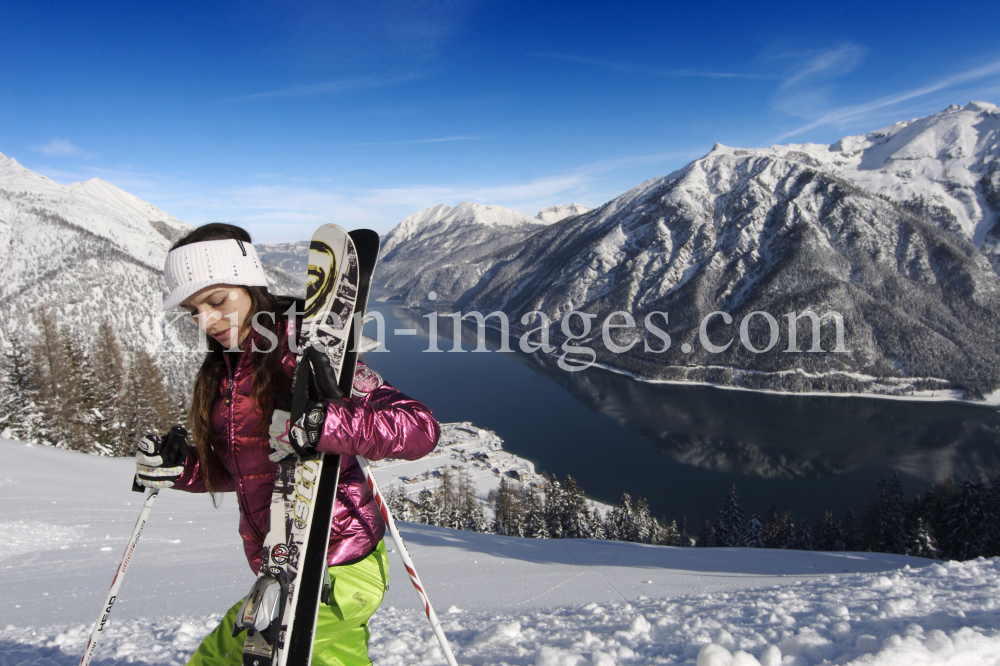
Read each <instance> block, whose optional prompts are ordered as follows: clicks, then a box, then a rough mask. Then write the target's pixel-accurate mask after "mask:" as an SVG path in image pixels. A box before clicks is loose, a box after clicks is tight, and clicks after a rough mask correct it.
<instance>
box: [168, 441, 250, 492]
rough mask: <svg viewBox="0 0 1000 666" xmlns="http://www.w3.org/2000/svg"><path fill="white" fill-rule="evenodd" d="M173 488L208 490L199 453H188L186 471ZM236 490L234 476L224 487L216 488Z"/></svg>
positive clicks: (228, 479)
mask: <svg viewBox="0 0 1000 666" xmlns="http://www.w3.org/2000/svg"><path fill="white" fill-rule="evenodd" d="M192 446H193V445H192ZM227 476H228V475H227ZM171 488H173V489H174V490H183V491H184V492H188V493H205V492H208V489H207V488H206V487H205V478H204V476H203V475H202V473H201V461H200V460H198V455H197V454H196V453H195V452H194V451H191V452H190V453H188V457H187V460H185V461H184V473H183V474H181V476H180V478H179V479H177V480H176V481H174V485H173V486H171ZM234 490H236V482H235V481H233V479H232V477H228V478H227V479H226V482H225V484H224V485H223V487H222V488H218V489H216V492H220V493H228V492H232V491H234Z"/></svg>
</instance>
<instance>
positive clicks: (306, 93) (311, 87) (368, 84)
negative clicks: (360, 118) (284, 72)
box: [222, 72, 426, 102]
mask: <svg viewBox="0 0 1000 666" xmlns="http://www.w3.org/2000/svg"><path fill="white" fill-rule="evenodd" d="M425 75H426V74H425V73H424V72H408V73H405V74H392V75H383V76H360V77H355V78H350V79H338V80H336V81H324V82H322V83H311V84H308V85H302V86H290V87H288V88H278V89H275V90H266V91H263V92H256V93H250V94H247V95H234V96H231V97H226V98H224V99H223V100H222V101H224V102H252V101H255V100H260V99H274V98H281V97H312V96H315V95H325V94H330V93H338V92H345V91H348V90H360V89H366V88H384V87H386V86H392V85H396V84H399V83H405V82H408V81H414V80H416V79H419V78H422V77H424V76H425Z"/></svg>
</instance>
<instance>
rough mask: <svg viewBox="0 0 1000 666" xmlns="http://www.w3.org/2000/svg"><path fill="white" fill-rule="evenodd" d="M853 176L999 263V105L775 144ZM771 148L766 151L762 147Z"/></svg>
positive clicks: (780, 150)
mask: <svg viewBox="0 0 1000 666" xmlns="http://www.w3.org/2000/svg"><path fill="white" fill-rule="evenodd" d="M769 150H770V152H773V153H774V154H776V155H780V156H783V157H787V158H789V159H799V160H803V161H805V162H808V163H812V164H815V165H816V166H819V167H821V168H823V169H826V170H829V171H831V172H833V173H836V174H838V175H839V176H841V177H843V178H847V179H849V180H851V181H852V182H854V183H855V184H857V185H858V186H860V187H862V188H864V189H865V190H867V191H868V192H871V193H873V194H878V195H881V196H885V197H888V198H890V199H892V200H894V201H900V202H912V203H913V204H914V205H915V207H917V208H918V209H921V210H923V211H925V212H926V213H928V214H929V215H930V216H931V217H932V218H934V219H935V220H936V221H938V223H939V224H941V225H942V227H944V228H947V229H949V230H952V231H954V232H955V233H958V234H961V235H963V236H964V237H966V238H968V239H969V240H971V241H973V242H974V243H975V244H976V245H977V246H979V247H983V248H984V250H985V251H986V252H987V254H989V255H990V256H991V258H992V259H993V261H994V262H995V265H998V267H1000V264H996V262H998V261H1000V258H998V257H997V253H998V252H1000V250H998V248H997V241H998V236H997V231H1000V230H996V229H995V227H996V223H997V218H998V215H1000V108H998V107H997V106H996V105H995V104H989V103H987V102H970V103H969V104H967V105H966V106H964V107H960V106H957V105H952V106H950V107H948V108H947V109H945V110H944V111H942V112H940V113H936V114H934V115H931V116H927V117H926V118H917V119H914V120H908V121H905V122H899V123H896V124H895V125H892V126H890V127H886V128H884V129H881V130H878V131H875V132H870V133H869V134H864V135H860V136H848V137H844V138H843V139H841V140H840V141H838V142H837V143H835V144H833V145H831V146H824V145H817V144H804V145H796V144H792V145H788V146H773V147H772V148H771V149H769ZM758 152H768V151H758Z"/></svg>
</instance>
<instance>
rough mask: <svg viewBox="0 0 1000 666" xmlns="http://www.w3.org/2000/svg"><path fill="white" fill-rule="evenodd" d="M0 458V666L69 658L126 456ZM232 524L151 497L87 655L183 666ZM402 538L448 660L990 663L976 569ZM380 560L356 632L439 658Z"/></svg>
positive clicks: (439, 532) (844, 557)
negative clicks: (370, 607)
mask: <svg viewBox="0 0 1000 666" xmlns="http://www.w3.org/2000/svg"><path fill="white" fill-rule="evenodd" d="M0 457H2V458H3V460H4V467H3V471H2V472H0V535H2V536H3V539H4V543H5V545H6V548H5V549H3V552H2V554H0V571H2V572H3V581H4V585H3V586H2V592H0V627H2V629H0V663H2V664H4V665H5V666H6V664H12V665H13V664H18V665H24V666H52V665H53V664H56V665H60V666H61V665H63V664H65V665H67V666H69V665H70V664H76V663H77V662H78V661H79V655H80V653H81V652H82V649H83V647H84V644H85V642H86V638H87V636H88V635H89V626H90V623H91V622H93V619H94V618H95V617H96V614H97V610H98V608H97V607H98V605H99V604H100V602H101V600H102V599H103V596H104V594H105V592H106V591H107V586H108V585H109V584H110V579H111V575H112V574H113V572H114V568H115V565H116V563H117V560H118V558H119V557H120V555H121V551H122V550H123V548H124V544H125V539H126V537H127V535H128V532H129V531H130V530H131V527H132V524H133V522H134V519H135V516H136V515H137V513H138V509H139V505H140V502H139V498H140V496H139V495H138V494H133V493H131V492H129V490H128V487H129V479H130V477H131V473H132V469H133V467H132V464H133V461H130V460H128V459H109V458H98V457H93V456H86V455H83V454H80V453H75V452H71V451H64V450H58V449H51V448H46V447H29V446H25V445H23V444H21V443H18V442H11V441H8V440H0ZM38 488H45V489H46V493H45V495H44V500H42V501H40V498H39V494H38ZM236 527H237V512H236V506H235V502H234V501H233V498H232V497H231V496H227V497H226V499H225V501H224V502H223V505H222V508H220V509H218V510H216V509H213V508H212V507H211V503H210V502H209V501H208V498H207V497H206V496H198V495H188V494H185V493H179V492H171V491H165V492H164V493H163V494H162V495H161V497H160V499H159V500H158V502H157V505H156V507H155V508H154V510H153V514H152V515H151V518H150V522H149V525H148V527H147V530H146V532H145V533H144V534H143V537H142V540H141V541H140V543H139V547H138V549H137V551H136V554H135V558H134V561H133V564H132V566H131V567H130V569H129V573H128V577H127V578H126V580H125V583H124V586H123V588H122V592H121V594H120V597H119V600H118V601H117V602H116V604H115V607H114V612H113V614H112V620H111V624H110V629H109V630H108V633H107V635H106V636H105V638H104V641H105V642H104V644H103V646H102V647H101V649H100V650H99V651H98V660H97V662H96V663H98V664H104V665H107V664H124V663H135V664H183V663H184V662H185V661H186V659H187V657H188V656H189V655H190V653H191V651H193V649H194V648H195V647H196V646H197V644H198V642H199V641H200V639H201V637H202V636H203V635H204V634H206V633H207V632H208V631H210V630H211V629H212V628H213V627H214V626H215V624H216V623H217V622H218V620H219V616H220V615H221V613H222V612H223V611H224V610H225V609H226V608H228V606H229V605H231V604H232V603H235V601H236V600H237V599H238V598H240V597H241V596H242V595H243V594H245V593H246V590H247V589H249V586H250V584H251V583H252V576H251V575H250V571H249V568H248V567H247V566H246V563H245V560H244V559H243V555H242V548H241V544H240V540H239V537H238V535H237V531H236ZM403 533H404V538H406V539H407V543H408V546H409V549H410V552H411V554H412V556H413V558H414V561H415V562H416V564H417V567H418V570H419V572H420V574H421V578H422V579H423V580H424V582H425V583H426V585H427V587H428V590H429V592H430V594H431V599H432V601H433V602H434V603H435V605H436V607H437V608H438V609H439V613H440V614H441V616H442V618H443V622H444V626H445V630H446V632H447V633H448V636H449V638H450V640H451V641H452V643H453V645H454V646H455V648H456V651H457V653H458V659H459V663H460V664H541V665H542V666H564V665H566V664H571V665H575V666H584V665H601V666H606V665H610V664H690V665H691V666H694V664H695V663H696V662H697V664H698V666H733V665H734V664H738V665H740V666H752V665H756V664H766V665H768V666H777V664H779V663H786V664H795V665H797V666H807V665H808V666H811V665H814V664H816V665H818V664H824V663H827V664H828V663H831V662H834V661H835V662H836V663H838V664H844V663H850V664H853V665H855V666H860V665H861V664H882V665H885V666H914V665H916V664H956V665H958V664H962V665H966V664H997V663H998V662H997V655H1000V612H998V610H997V601H996V600H997V598H998V593H1000V583H998V575H997V574H998V569H997V564H998V563H997V561H995V560H977V561H974V562H968V563H942V564H934V563H931V562H929V561H926V560H919V559H915V558H907V557H901V556H895V555H881V554H872V553H806V552H794V551H768V550H763V549H751V550H745V549H686V548H666V547H657V546H644V545H639V544H626V543H612V542H602V541H576V540H551V541H549V540H530V539H517V538H512V537H495V536H491V535H484V534H475V533H468V532H453V531H450V530H445V529H441V528H430V527H425V526H419V525H410V524H404V526H403ZM390 549H392V547H391V545H390ZM390 558H392V568H391V575H392V582H391V584H390V589H389V592H388V595H387V598H386V600H385V602H384V604H383V607H382V609H381V610H380V611H378V612H377V613H376V615H375V616H374V617H373V619H372V623H371V627H372V655H373V657H374V658H375V663H376V664H425V663H426V664H441V663H444V662H443V660H442V659H441V657H440V655H439V654H438V651H437V648H436V647H434V643H433V640H434V639H433V637H432V636H431V635H430V632H429V631H428V628H427V624H426V620H425V619H424V617H423V614H422V612H421V611H420V610H419V608H418V604H417V599H416V595H415V594H414V593H413V591H412V590H411V589H410V587H409V583H408V581H407V579H406V576H405V573H404V571H403V570H402V567H401V566H400V565H399V562H398V558H396V555H395V553H392V554H391V555H390ZM192 561H197V562H198V564H197V566H192V564H191V563H192ZM713 646H714V647H713ZM739 650H743V651H744V652H745V653H746V654H745V655H741V656H739V657H737V659H738V661H735V662H734V661H733V659H732V657H731V656H730V654H731V653H735V652H737V651H739ZM699 655H700V656H699ZM782 659H785V661H782ZM824 660H827V661H824Z"/></svg>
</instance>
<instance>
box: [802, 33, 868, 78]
mask: <svg viewBox="0 0 1000 666" xmlns="http://www.w3.org/2000/svg"><path fill="white" fill-rule="evenodd" d="M867 53H868V49H867V48H866V47H864V46H862V45H860V44H853V43H847V44H841V45H840V46H838V47H836V48H833V49H829V50H826V51H822V52H820V53H818V54H816V55H813V56H812V57H809V58H808V59H807V60H806V62H805V63H803V65H802V66H801V67H800V68H799V69H798V71H796V72H794V73H793V74H792V75H791V76H790V77H788V79H786V80H785V82H784V83H783V84H782V87H784V88H788V87H791V86H794V85H796V84H798V83H802V82H805V81H809V80H812V79H816V78H833V77H836V76H841V75H843V74H846V73H848V72H850V71H852V70H853V69H855V68H857V67H858V66H859V65H860V64H861V63H862V62H863V61H864V59H865V55H866V54H867Z"/></svg>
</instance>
